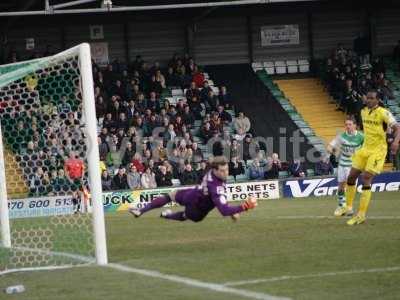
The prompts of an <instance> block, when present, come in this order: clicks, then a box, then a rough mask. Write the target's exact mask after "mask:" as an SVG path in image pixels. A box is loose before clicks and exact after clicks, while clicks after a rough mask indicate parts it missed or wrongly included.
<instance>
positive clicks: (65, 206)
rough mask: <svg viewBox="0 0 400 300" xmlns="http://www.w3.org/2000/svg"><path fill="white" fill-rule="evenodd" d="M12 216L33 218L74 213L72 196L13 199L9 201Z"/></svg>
mask: <svg viewBox="0 0 400 300" xmlns="http://www.w3.org/2000/svg"><path fill="white" fill-rule="evenodd" d="M8 209H9V213H10V218H32V217H43V216H56V215H67V214H72V213H73V204H72V198H71V196H59V197H40V198H27V199H13V200H10V201H9V202H8Z"/></svg>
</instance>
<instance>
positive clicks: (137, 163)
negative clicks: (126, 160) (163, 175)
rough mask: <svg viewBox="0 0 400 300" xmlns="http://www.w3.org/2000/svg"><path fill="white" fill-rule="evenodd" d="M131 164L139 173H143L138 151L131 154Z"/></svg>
mask: <svg viewBox="0 0 400 300" xmlns="http://www.w3.org/2000/svg"><path fill="white" fill-rule="evenodd" d="M132 164H133V165H134V166H135V167H136V170H137V171H138V172H139V173H143V171H144V164H143V163H142V156H141V155H140V154H139V153H135V155H134V156H133V160H132Z"/></svg>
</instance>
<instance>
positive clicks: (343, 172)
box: [337, 166, 351, 182]
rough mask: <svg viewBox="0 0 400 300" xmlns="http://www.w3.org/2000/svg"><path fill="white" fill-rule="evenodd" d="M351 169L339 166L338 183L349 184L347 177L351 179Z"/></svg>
mask: <svg viewBox="0 0 400 300" xmlns="http://www.w3.org/2000/svg"><path fill="white" fill-rule="evenodd" d="M350 170H351V167H343V166H338V170H337V181H338V182H347V177H349V174H350Z"/></svg>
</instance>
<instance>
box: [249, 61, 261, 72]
mask: <svg viewBox="0 0 400 300" xmlns="http://www.w3.org/2000/svg"><path fill="white" fill-rule="evenodd" d="M251 67H252V68H253V70H254V72H257V71H259V70H262V69H263V64H262V63H261V62H253V63H252V64H251Z"/></svg>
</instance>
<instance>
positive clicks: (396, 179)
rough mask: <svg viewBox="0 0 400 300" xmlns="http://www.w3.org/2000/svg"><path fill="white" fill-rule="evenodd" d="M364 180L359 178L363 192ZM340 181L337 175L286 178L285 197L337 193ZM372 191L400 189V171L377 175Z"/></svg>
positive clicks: (359, 184)
mask: <svg viewBox="0 0 400 300" xmlns="http://www.w3.org/2000/svg"><path fill="white" fill-rule="evenodd" d="M361 187H362V181H361V180H359V181H358V184H357V189H358V191H359V192H361ZM337 189H338V182H337V180H336V177H324V178H313V179H296V180H293V179H291V180H286V181H284V182H283V197H287V198H304V197H310V196H315V197H322V196H332V195H336V193H337ZM371 190H372V192H385V191H388V192H393V191H399V190H400V172H391V173H383V174H380V175H378V176H375V178H374V181H373V182H372V188H371Z"/></svg>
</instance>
